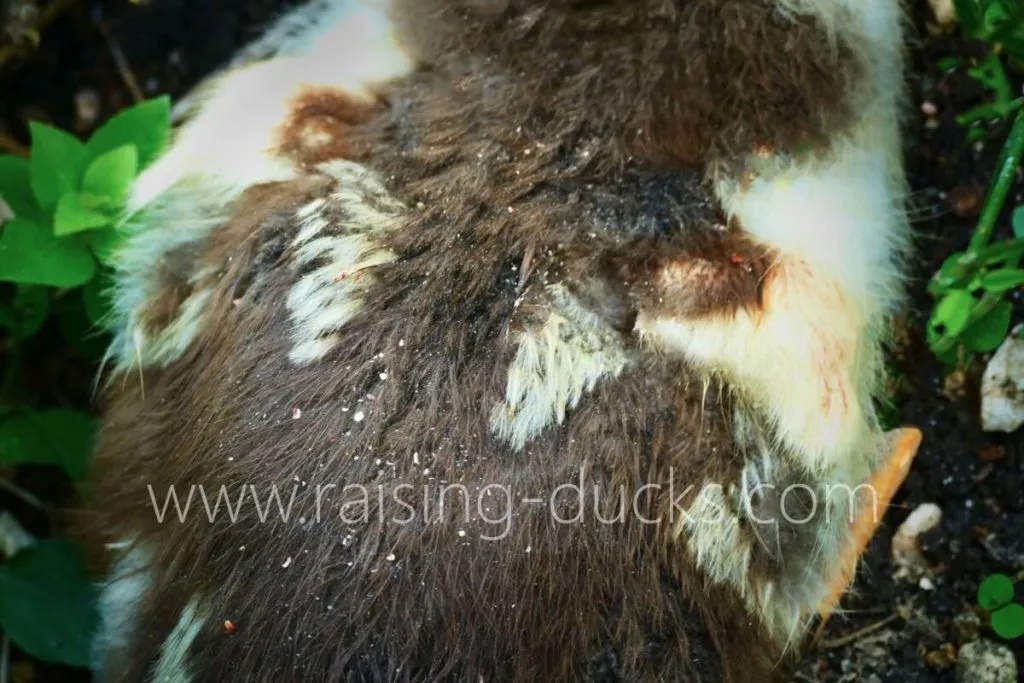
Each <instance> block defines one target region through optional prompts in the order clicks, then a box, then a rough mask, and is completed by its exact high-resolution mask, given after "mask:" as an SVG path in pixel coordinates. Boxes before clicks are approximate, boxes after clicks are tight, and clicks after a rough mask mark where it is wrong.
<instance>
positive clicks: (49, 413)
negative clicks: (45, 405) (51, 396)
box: [0, 408, 96, 480]
mask: <svg viewBox="0 0 1024 683" xmlns="http://www.w3.org/2000/svg"><path fill="white" fill-rule="evenodd" d="M95 433H96V421H95V420H94V419H93V418H91V417H90V416H89V415H87V414H86V413H81V412H77V411H74V410H66V409H64V408H55V409H52V410H44V411H41V412H28V413H21V414H17V415H13V416H10V417H7V418H5V419H3V420H2V421H0V463H2V464H5V465H19V464H22V463H33V464H37V465H55V466H57V467H60V468H61V469H62V470H64V472H65V473H66V474H67V475H68V476H69V477H71V478H72V479H75V480H80V479H82V478H84V477H85V475H86V473H87V472H88V463H89V454H90V452H91V451H92V445H93V438H94V436H95Z"/></svg>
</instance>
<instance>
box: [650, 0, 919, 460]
mask: <svg viewBox="0 0 1024 683" xmlns="http://www.w3.org/2000/svg"><path fill="white" fill-rule="evenodd" d="M782 4H783V6H784V7H786V8H789V9H790V10H792V11H796V12H801V13H809V14H814V15H816V16H819V17H820V18H822V19H823V20H824V21H825V23H826V24H827V25H828V26H829V27H830V28H831V29H833V30H836V31H841V32H844V34H845V35H846V37H848V38H849V39H850V40H851V41H852V42H854V43H857V44H859V45H861V46H863V54H865V55H868V56H869V57H868V61H869V63H868V64H867V66H868V71H869V73H868V78H867V79H866V82H865V86H864V87H863V88H862V89H859V91H858V92H855V93H851V94H850V97H851V98H857V99H856V102H857V103H858V106H860V107H861V115H860V117H859V119H858V120H857V121H856V123H855V125H854V126H853V127H852V128H851V129H850V130H849V131H848V132H847V133H846V134H845V135H838V136H837V137H836V140H835V142H834V143H833V145H832V147H831V148H830V149H828V150H824V151H823V153H822V154H820V155H818V156H817V157H816V158H814V159H811V160H803V161H794V162H792V163H791V164H790V165H789V166H788V167H782V168H776V169H775V170H773V171H771V172H768V173H765V174H764V175H762V176H755V177H754V178H753V179H752V181H751V182H749V183H740V182H739V181H738V179H736V178H727V177H725V178H719V179H718V181H717V184H716V193H717V195H718V197H719V199H720V200H721V202H722V204H723V206H724V207H725V209H726V210H727V211H728V213H729V214H730V215H731V216H733V217H735V218H736V219H738V222H739V224H740V225H742V227H743V228H744V230H745V231H747V232H748V233H749V234H750V235H751V236H752V237H753V238H754V239H756V240H758V241H760V242H761V243H762V244H764V245H765V246H766V247H768V248H769V249H770V250H772V251H774V252H775V253H776V254H778V260H777V262H776V263H775V264H773V266H772V269H771V271H770V272H769V274H768V276H767V283H766V295H765V296H766V301H765V305H764V308H765V310H764V311H763V312H761V311H741V312H739V313H738V314H737V315H735V316H731V315H730V316H720V317H717V318H711V319H701V320H685V319H669V318H662V319H658V318H653V317H651V316H644V315H641V316H640V318H639V319H638V331H639V332H640V334H641V335H642V336H644V337H646V338H647V339H649V340H650V341H651V342H652V343H653V344H654V345H655V346H658V347H661V348H666V349H667V350H671V351H674V352H680V353H682V354H683V355H685V356H687V357H688V358H690V359H691V360H694V361H696V362H697V363H698V364H699V365H701V366H703V367H705V368H706V369H707V370H708V371H709V372H714V373H720V374H722V375H725V376H726V377H727V378H728V379H729V380H730V381H731V382H732V383H733V384H734V385H735V386H736V387H737V388H738V389H739V390H740V391H741V392H743V393H744V394H745V395H747V396H748V398H750V399H752V400H754V401H755V402H756V403H758V405H760V406H761V407H762V408H763V409H764V410H766V411H767V412H769V414H770V415H771V418H772V419H773V421H774V423H775V425H776V427H777V430H778V433H779V438H780V439H781V440H782V441H783V442H785V444H786V445H787V446H789V447H791V448H792V449H793V450H794V451H795V452H797V453H801V454H802V455H803V456H804V458H805V459H806V463H807V465H808V466H809V467H812V468H814V469H816V470H817V471H819V472H821V471H825V470H827V469H828V468H830V467H832V466H834V465H837V464H838V463H843V464H844V465H845V466H847V467H849V468H850V470H849V472H847V474H848V475H849V476H853V477H855V476H856V475H857V474H860V475H865V474H866V472H867V471H868V469H869V467H870V465H871V462H870V460H871V457H870V456H868V455H866V452H868V451H871V450H872V449H871V448H870V447H869V445H868V440H869V437H870V436H871V435H872V434H873V433H875V432H876V425H875V419H874V415H873V408H872V404H871V399H872V395H873V393H874V392H875V391H876V390H877V386H878V378H879V374H880V349H881V344H882V341H883V339H884V337H885V334H886V324H887V317H888V316H889V315H890V314H891V313H892V311H893V309H894V307H895V305H896V304H897V302H898V300H899V298H900V295H899V292H900V291H901V289H902V284H903V283H902V279H901V277H902V276H901V268H900V261H901V257H902V256H903V254H904V253H905V251H906V249H907V245H908V242H909V228H908V225H907V220H906V216H905V210H904V200H905V196H906V189H905V181H904V178H903V172H902V166H901V161H900V149H899V135H898V126H899V103H900V95H899V93H900V92H901V91H902V84H901V83H900V80H899V78H900V73H901V63H902V62H901V57H900V54H899V51H900V39H901V20H902V16H901V13H900V9H899V4H898V3H897V2H895V1H894V0H785V1H784V2H783V3H782Z"/></svg>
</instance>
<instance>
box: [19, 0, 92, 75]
mask: <svg viewBox="0 0 1024 683" xmlns="http://www.w3.org/2000/svg"><path fill="white" fill-rule="evenodd" d="M77 2H78V0H53V2H51V3H50V4H49V5H47V6H46V9H44V10H43V13H42V14H41V15H40V16H39V21H37V22H36V23H35V24H34V25H33V26H31V27H29V28H30V30H32V31H34V32H35V33H38V34H40V35H42V33H43V29H44V28H46V27H47V26H49V25H50V24H52V23H53V22H54V21H55V20H56V19H57V18H58V17H60V15H62V14H64V12H66V11H67V10H68V9H70V8H71V6H72V5H74V4H75V3H77ZM21 51H22V50H21V48H20V47H19V46H18V45H15V44H11V45H4V46H3V47H0V69H2V68H3V67H4V65H5V64H7V62H9V61H11V60H12V59H13V58H14V57H16V56H18V54H19V53H20V52H21Z"/></svg>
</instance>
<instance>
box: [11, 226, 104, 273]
mask: <svg viewBox="0 0 1024 683" xmlns="http://www.w3.org/2000/svg"><path fill="white" fill-rule="evenodd" d="M95 272H96V261H95V260H94V259H93V257H92V254H90V253H89V249H88V248H87V247H86V246H85V245H83V244H80V243H78V242H76V241H75V240H69V239H62V238H60V237H56V236H55V235H53V232H52V230H51V229H50V228H49V227H48V226H44V225H41V224H39V223H33V222H32V221H28V220H24V219H21V218H15V219H14V220H12V221H10V222H9V223H7V224H6V225H5V226H4V227H3V233H2V234H0V280H7V281H9V282H21V283H24V284H34V285H50V286H52V287H78V286H80V285H84V284H85V283H86V282H88V281H89V280H90V279H91V278H92V276H93V273H95Z"/></svg>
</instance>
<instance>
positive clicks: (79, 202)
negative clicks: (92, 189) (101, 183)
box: [53, 192, 114, 237]
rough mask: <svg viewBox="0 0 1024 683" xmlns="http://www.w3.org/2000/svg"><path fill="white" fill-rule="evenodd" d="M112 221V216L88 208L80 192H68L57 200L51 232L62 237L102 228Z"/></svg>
mask: <svg viewBox="0 0 1024 683" xmlns="http://www.w3.org/2000/svg"><path fill="white" fill-rule="evenodd" d="M113 222H114V219H113V218H111V217H109V216H106V215H104V214H102V213H100V212H99V211H94V210H93V209H91V208H89V207H88V206H87V205H86V202H85V200H84V198H83V197H82V196H81V195H80V194H78V193H77V192H69V193H67V194H66V195H64V196H63V197H61V198H60V201H58V202H57V211H56V213H55V214H54V216H53V232H54V234H55V235H56V236H57V237H64V236H66V235H74V234H75V233H79V232H85V231H87V230H96V229H97V228H103V227H106V226H108V225H110V224H111V223H113Z"/></svg>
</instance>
